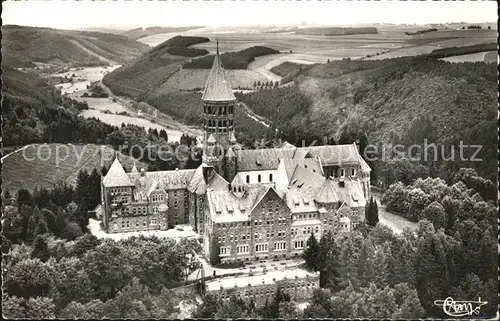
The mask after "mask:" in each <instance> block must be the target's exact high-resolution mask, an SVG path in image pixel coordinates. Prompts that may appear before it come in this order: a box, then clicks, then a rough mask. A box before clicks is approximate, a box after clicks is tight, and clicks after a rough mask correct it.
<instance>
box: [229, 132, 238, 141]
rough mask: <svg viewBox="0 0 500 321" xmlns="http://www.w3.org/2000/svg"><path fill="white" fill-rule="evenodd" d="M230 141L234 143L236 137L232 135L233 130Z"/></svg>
mask: <svg viewBox="0 0 500 321" xmlns="http://www.w3.org/2000/svg"><path fill="white" fill-rule="evenodd" d="M229 141H230V142H231V143H236V137H234V132H232V133H231V138H229Z"/></svg>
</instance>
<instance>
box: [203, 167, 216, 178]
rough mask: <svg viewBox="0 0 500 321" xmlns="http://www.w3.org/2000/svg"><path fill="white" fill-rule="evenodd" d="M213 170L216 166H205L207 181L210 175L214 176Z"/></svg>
mask: <svg viewBox="0 0 500 321" xmlns="http://www.w3.org/2000/svg"><path fill="white" fill-rule="evenodd" d="M213 171H214V168H213V167H212V166H205V167H203V179H204V180H205V182H207V181H208V179H209V178H210V176H212V172H213Z"/></svg>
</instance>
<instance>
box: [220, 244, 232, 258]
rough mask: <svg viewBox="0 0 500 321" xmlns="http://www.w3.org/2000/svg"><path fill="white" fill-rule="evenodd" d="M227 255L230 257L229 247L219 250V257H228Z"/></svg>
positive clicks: (222, 247)
mask: <svg viewBox="0 0 500 321" xmlns="http://www.w3.org/2000/svg"><path fill="white" fill-rule="evenodd" d="M229 255H231V247H230V246H221V247H220V249H219V256H229Z"/></svg>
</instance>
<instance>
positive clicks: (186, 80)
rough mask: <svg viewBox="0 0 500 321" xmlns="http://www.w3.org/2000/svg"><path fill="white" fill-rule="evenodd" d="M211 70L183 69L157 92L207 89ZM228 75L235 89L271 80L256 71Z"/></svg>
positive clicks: (234, 71) (228, 73) (228, 71)
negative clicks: (255, 82) (206, 85)
mask: <svg viewBox="0 0 500 321" xmlns="http://www.w3.org/2000/svg"><path fill="white" fill-rule="evenodd" d="M209 72H210V69H182V70H179V71H177V72H176V73H175V74H173V75H172V76H170V78H168V79H167V81H165V82H164V83H163V84H162V85H161V86H160V87H159V89H158V90H157V92H171V91H177V90H194V89H202V88H204V87H205V84H206V81H207V78H208V74H209ZM226 75H227V77H228V79H229V82H230V83H231V86H232V87H233V88H238V87H241V88H253V83H254V81H261V82H263V81H264V82H265V81H268V80H269V79H268V78H267V77H265V76H264V75H262V74H261V73H259V72H257V71H254V70H241V69H238V70H226Z"/></svg>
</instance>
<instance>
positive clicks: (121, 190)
mask: <svg viewBox="0 0 500 321" xmlns="http://www.w3.org/2000/svg"><path fill="white" fill-rule="evenodd" d="M110 192H111V193H117V194H119V193H129V192H130V188H128V187H115V188H112V189H111V190H110Z"/></svg>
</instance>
